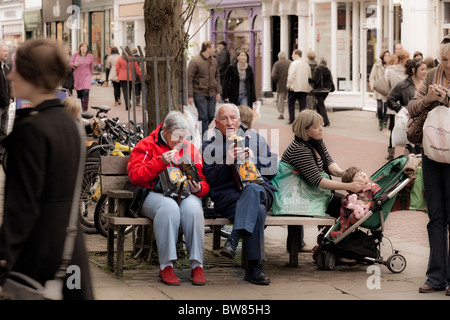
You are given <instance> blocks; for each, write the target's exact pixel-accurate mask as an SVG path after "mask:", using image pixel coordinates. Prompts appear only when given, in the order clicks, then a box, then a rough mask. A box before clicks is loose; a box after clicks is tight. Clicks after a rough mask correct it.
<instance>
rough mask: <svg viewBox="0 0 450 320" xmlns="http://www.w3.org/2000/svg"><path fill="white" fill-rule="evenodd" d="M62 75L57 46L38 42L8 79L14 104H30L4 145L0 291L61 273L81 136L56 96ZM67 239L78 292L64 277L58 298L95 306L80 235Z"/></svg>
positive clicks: (24, 47) (23, 50) (22, 50)
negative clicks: (19, 279)
mask: <svg viewBox="0 0 450 320" xmlns="http://www.w3.org/2000/svg"><path fill="white" fill-rule="evenodd" d="M66 68H67V60H66V57H65V55H64V52H63V49H62V48H61V47H60V45H59V44H58V43H57V42H56V41H52V40H48V39H36V40H28V41H26V42H24V43H23V44H21V45H20V47H19V48H18V49H17V54H16V67H15V69H14V70H13V71H12V72H11V73H10V74H9V75H8V78H9V80H11V82H12V88H13V92H14V95H15V97H16V98H20V99H26V100H29V101H30V102H31V104H32V107H31V108H23V109H18V110H17V111H16V118H15V121H14V127H13V130H12V132H11V133H10V134H9V135H8V136H7V137H6V138H5V139H4V140H3V141H2V145H3V146H5V148H6V150H7V152H8V158H7V162H8V167H7V168H8V169H7V171H6V179H5V181H6V184H5V200H4V210H3V214H4V215H3V224H2V226H1V229H0V291H2V289H1V287H2V286H3V284H4V283H5V280H6V278H7V277H8V275H9V274H10V273H11V272H12V271H14V272H19V273H22V274H24V275H26V276H28V277H30V278H32V279H34V280H35V281H37V282H39V283H40V284H41V285H42V286H44V285H45V283H46V282H47V281H49V280H53V279H55V275H56V272H57V271H58V270H60V268H61V267H63V265H62V262H63V261H64V259H63V252H66V249H65V247H66V246H67V244H68V243H69V242H66V236H68V235H67V234H68V229H69V228H68V226H69V225H70V222H69V220H70V217H71V211H72V207H73V202H74V201H76V200H74V199H76V198H78V199H79V190H78V192H76V190H75V185H76V183H75V182H76V181H77V178H78V174H79V169H80V166H83V164H84V159H81V158H80V154H81V152H82V148H84V147H83V145H84V141H83V139H82V137H81V134H80V128H79V127H78V125H77V123H76V122H75V121H74V119H73V117H72V116H71V115H70V114H69V112H67V111H66V110H65V108H64V106H63V104H62V102H61V101H60V100H59V99H58V98H57V97H56V94H55V89H56V87H57V86H59V85H60V83H61V81H62V80H63V79H64V77H65V74H66ZM70 231H73V232H75V235H74V236H75V239H73V241H74V244H73V253H72V254H71V259H69V261H68V263H69V264H70V265H74V266H76V267H77V269H78V272H77V274H78V276H79V282H78V285H77V286H75V287H70V286H68V285H66V284H67V283H69V282H71V281H69V280H68V279H69V277H71V276H72V274H71V273H70V272H68V273H67V275H66V277H65V279H64V281H63V284H64V286H63V288H62V292H58V293H62V295H63V299H68V300H73V299H93V293H92V287H91V280H90V269H89V268H90V266H89V262H88V257H87V253H86V248H85V244H84V237H83V233H82V232H81V230H80V228H78V229H75V230H72V228H70ZM67 239H69V238H67ZM71 240H72V239H71ZM65 258H66V257H65ZM62 270H63V272H64V271H65V270H64V269H62ZM6 293H7V292H6Z"/></svg>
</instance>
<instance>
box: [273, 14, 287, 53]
mask: <svg viewBox="0 0 450 320" xmlns="http://www.w3.org/2000/svg"><path fill="white" fill-rule="evenodd" d="M280 51H284V52H285V53H286V55H287V56H288V57H289V56H290V52H289V20H288V16H287V14H282V15H280ZM275 53H277V52H275Z"/></svg>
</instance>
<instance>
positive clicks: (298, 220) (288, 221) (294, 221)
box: [205, 216, 336, 226]
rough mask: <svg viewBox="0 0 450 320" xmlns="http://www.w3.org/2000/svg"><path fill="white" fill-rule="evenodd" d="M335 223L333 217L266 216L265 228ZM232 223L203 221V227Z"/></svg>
mask: <svg viewBox="0 0 450 320" xmlns="http://www.w3.org/2000/svg"><path fill="white" fill-rule="evenodd" d="M335 223H336V220H335V219H334V218H333V217H329V218H327V217H301V216H295V217H285V216H267V217H266V223H265V225H266V226H302V225H305V226H332V225H334V224H335ZM226 224H233V222H232V221H231V220H229V219H226V218H214V219H205V225H212V226H214V225H226Z"/></svg>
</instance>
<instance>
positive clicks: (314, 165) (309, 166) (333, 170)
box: [281, 109, 364, 251]
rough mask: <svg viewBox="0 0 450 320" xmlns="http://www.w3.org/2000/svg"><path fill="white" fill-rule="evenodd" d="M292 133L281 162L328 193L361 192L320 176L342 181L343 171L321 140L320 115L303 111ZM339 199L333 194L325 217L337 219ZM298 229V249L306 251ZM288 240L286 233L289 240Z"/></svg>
mask: <svg viewBox="0 0 450 320" xmlns="http://www.w3.org/2000/svg"><path fill="white" fill-rule="evenodd" d="M292 131H293V132H294V134H295V137H294V141H292V142H291V144H290V145H289V146H288V147H287V149H286V150H285V151H284V153H283V156H282V158H281V161H282V162H286V163H289V164H290V165H292V166H294V167H295V169H296V170H298V171H300V173H301V174H302V175H303V176H304V177H305V178H306V180H308V181H309V182H310V183H311V184H312V185H313V186H315V187H319V188H323V189H328V190H348V191H351V192H354V193H356V192H359V191H360V190H361V189H362V187H363V186H364V185H363V184H362V183H361V182H357V181H354V182H350V183H343V182H340V181H333V180H331V179H326V178H323V177H322V176H321V175H320V173H321V172H326V173H328V175H330V176H335V177H342V175H343V173H344V170H343V169H341V168H340V167H339V165H338V164H337V163H336V162H334V161H333V159H332V158H331V155H330V154H329V153H328V150H327V148H326V146H325V143H324V142H323V140H322V131H323V118H322V116H321V115H320V114H319V113H317V112H316V111H313V110H308V109H306V110H303V111H302V112H300V113H299V114H298V116H297V118H296V119H295V121H294V123H293V124H292ZM342 198H343V195H342V194H340V193H333V197H332V199H331V201H330V204H329V205H328V209H327V214H328V215H330V216H332V217H336V218H337V217H339V211H340V208H341V199H342ZM300 228H301V230H300V234H301V236H300V242H299V248H303V250H302V251H306V250H305V249H304V248H305V243H304V242H303V226H301V227H300ZM289 237H290V236H289V233H288V240H289ZM288 243H289V242H288Z"/></svg>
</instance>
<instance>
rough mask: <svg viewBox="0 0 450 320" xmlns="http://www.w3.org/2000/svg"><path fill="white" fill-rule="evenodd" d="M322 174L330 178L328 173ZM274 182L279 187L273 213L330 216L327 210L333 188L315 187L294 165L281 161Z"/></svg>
mask: <svg viewBox="0 0 450 320" xmlns="http://www.w3.org/2000/svg"><path fill="white" fill-rule="evenodd" d="M322 176H323V177H324V178H326V179H330V177H329V176H328V174H326V173H322ZM272 184H273V185H274V186H275V187H276V188H277V189H278V191H277V192H275V198H274V201H273V205H272V215H274V216H275V215H294V216H318V217H325V216H328V215H327V214H326V213H325V212H326V210H327V207H328V204H329V202H330V199H331V190H325V189H321V188H317V187H314V186H313V185H312V184H311V183H309V182H308V181H307V180H306V179H305V178H304V177H303V175H301V174H300V173H299V172H298V171H296V170H295V168H294V167H293V166H292V165H290V164H288V163H285V162H280V163H279V165H278V173H277V175H276V176H275V178H274V179H273V180H272Z"/></svg>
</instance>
